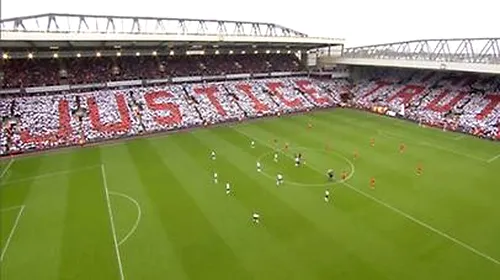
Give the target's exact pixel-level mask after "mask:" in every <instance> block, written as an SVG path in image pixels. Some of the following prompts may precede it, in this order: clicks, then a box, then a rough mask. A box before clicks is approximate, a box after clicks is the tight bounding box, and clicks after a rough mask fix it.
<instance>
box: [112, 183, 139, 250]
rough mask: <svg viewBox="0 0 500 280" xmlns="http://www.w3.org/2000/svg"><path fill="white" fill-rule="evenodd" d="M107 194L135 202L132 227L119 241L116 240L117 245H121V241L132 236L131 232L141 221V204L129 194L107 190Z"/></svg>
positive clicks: (123, 241)
mask: <svg viewBox="0 0 500 280" xmlns="http://www.w3.org/2000/svg"><path fill="white" fill-rule="evenodd" d="M109 194H112V195H117V196H121V197H124V198H126V199H128V200H130V201H132V203H134V204H135V207H137V219H136V220H135V223H134V226H132V229H131V230H130V231H129V233H127V235H125V237H124V238H123V239H122V240H120V242H118V246H121V245H122V244H123V243H125V241H127V239H129V237H130V236H132V234H133V233H134V232H135V231H136V229H137V226H139V222H140V221H141V216H142V211H141V206H140V205H139V203H138V202H137V200H135V199H133V198H131V197H130V196H128V195H126V194H123V193H118V192H109Z"/></svg>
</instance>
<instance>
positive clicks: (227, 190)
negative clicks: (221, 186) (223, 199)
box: [226, 183, 231, 194]
mask: <svg viewBox="0 0 500 280" xmlns="http://www.w3.org/2000/svg"><path fill="white" fill-rule="evenodd" d="M230 193H231V186H230V185H229V183H226V194H230Z"/></svg>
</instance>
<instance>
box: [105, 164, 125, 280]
mask: <svg viewBox="0 0 500 280" xmlns="http://www.w3.org/2000/svg"><path fill="white" fill-rule="evenodd" d="M101 176H102V182H103V186H104V192H105V195H106V204H107V205H108V216H109V223H110V224H111V233H112V235H113V243H114V246H115V253H116V260H117V262H118V269H119V270H120V280H124V279H125V275H124V274H123V265H122V258H121V256H120V248H118V247H119V246H118V239H117V237H116V229H115V222H114V218H113V211H112V210H111V201H110V199H109V189H108V181H107V180H106V170H105V169H104V164H101Z"/></svg>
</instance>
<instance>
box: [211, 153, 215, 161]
mask: <svg viewBox="0 0 500 280" xmlns="http://www.w3.org/2000/svg"><path fill="white" fill-rule="evenodd" d="M210 157H211V158H212V160H215V152H214V151H212V153H211V154H210Z"/></svg>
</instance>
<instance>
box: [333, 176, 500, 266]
mask: <svg viewBox="0 0 500 280" xmlns="http://www.w3.org/2000/svg"><path fill="white" fill-rule="evenodd" d="M342 183H343V184H344V185H345V186H346V187H348V188H349V189H351V190H353V191H355V192H357V193H358V194H360V195H362V196H364V197H366V198H368V199H371V200H373V201H374V202H376V203H378V204H380V205H382V206H384V207H386V208H388V209H389V210H392V211H393V212H395V213H397V214H399V215H401V216H403V217H405V218H406V219H408V220H410V221H412V222H414V223H416V224H418V225H420V226H422V227H424V228H426V229H428V230H430V231H432V232H434V233H436V234H438V235H441V236H442V237H444V238H446V239H448V240H450V241H452V242H454V243H455V244H458V245H460V246H462V247H463V248H465V249H467V250H469V251H471V252H472V253H474V254H476V255H478V256H480V257H483V258H485V259H487V260H489V261H491V262H493V263H495V264H497V265H500V261H498V260H496V259H494V258H492V257H490V256H488V255H486V254H485V253H483V252H481V251H479V250H477V249H475V248H474V247H472V246H470V245H468V244H467V243H464V242H462V241H460V240H458V239H456V238H455V237H453V236H451V235H449V234H447V233H444V232H442V231H440V230H438V229H436V228H434V227H432V226H431V225H429V224H427V223H425V222H422V221H421V220H419V219H417V218H415V217H413V216H411V215H410V214H407V213H405V212H403V211H402V210H399V209H398V208H396V207H394V206H391V205H390V204H387V203H385V202H383V201H382V200H380V199H378V198H376V197H374V196H372V195H370V194H368V193H366V192H364V191H362V190H360V189H357V188H355V187H353V186H352V185H350V184H349V183H346V182H342Z"/></svg>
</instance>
